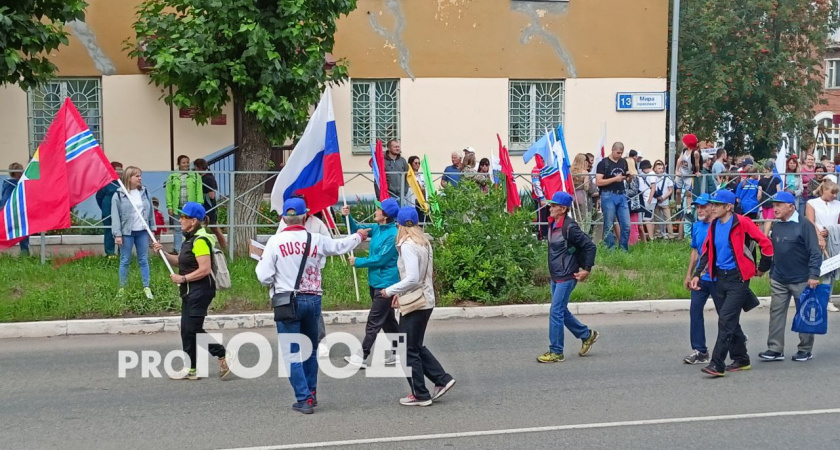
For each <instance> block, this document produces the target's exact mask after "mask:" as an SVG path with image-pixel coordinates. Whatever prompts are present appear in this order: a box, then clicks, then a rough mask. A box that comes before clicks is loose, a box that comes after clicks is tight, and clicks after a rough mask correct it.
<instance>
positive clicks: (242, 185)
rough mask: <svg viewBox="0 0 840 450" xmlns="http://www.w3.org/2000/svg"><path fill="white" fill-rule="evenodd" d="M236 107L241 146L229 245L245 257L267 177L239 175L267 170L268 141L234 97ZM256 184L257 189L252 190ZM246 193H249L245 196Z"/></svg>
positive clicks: (257, 122) (241, 102)
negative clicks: (232, 232)
mask: <svg viewBox="0 0 840 450" xmlns="http://www.w3.org/2000/svg"><path fill="white" fill-rule="evenodd" d="M234 95H235V94H234ZM236 108H237V109H238V110H239V111H238V113H239V117H241V118H242V143H241V145H240V146H239V149H238V150H237V152H238V153H237V162H238V167H237V168H236V170H237V171H238V173H237V174H236V179H235V181H234V186H235V188H236V199H235V203H234V204H235V206H234V239H233V242H232V243H230V245H233V246H234V247H233V248H234V254H235V255H236V256H244V257H247V256H248V245H249V242H250V240H251V239H254V238H256V236H257V229H256V227H253V225H256V224H257V222H258V218H259V216H258V215H257V213H256V211H259V209H260V202H261V201H262V199H263V193H264V192H265V189H264V188H263V187H262V186H263V185H262V182H263V181H265V179H266V176H267V175H266V174H264V173H262V174H248V173H241V172H243V171H245V172H248V171H257V172H264V171H266V170H268V157H269V153H270V152H271V142H270V141H269V139H268V137H267V136H266V135H265V133H264V132H263V130H262V126H261V125H260V123H259V121H258V120H257V118H256V117H255V116H254V114H253V113H250V112H247V111H245V101H244V100H243V99H242V98H237V101H236ZM258 185H259V186H260V187H258V188H256V189H254V187H255V186H258ZM249 190H250V192H248V193H247V194H246V192H247V191H249ZM255 210H256V211H255ZM238 225H241V226H238Z"/></svg>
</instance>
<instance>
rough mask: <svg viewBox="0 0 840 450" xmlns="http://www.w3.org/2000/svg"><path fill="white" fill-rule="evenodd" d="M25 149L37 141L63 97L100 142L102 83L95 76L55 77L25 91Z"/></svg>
mask: <svg viewBox="0 0 840 450" xmlns="http://www.w3.org/2000/svg"><path fill="white" fill-rule="evenodd" d="M28 97H29V153H30V156H31V155H32V154H34V153H35V150H36V149H37V148H38V146H39V145H41V141H43V140H44V136H46V134H47V129H48V128H49V127H50V124H51V123H52V121H53V118H54V117H55V115H56V113H58V109H59V108H61V105H62V103H64V99H66V98H70V100H72V101H73V104H74V105H76V109H78V110H79V113H80V114H81V115H82V118H83V119H84V120H85V123H87V126H88V128H90V131H91V132H93V135H94V136H95V137H96V139H97V140H99V142H100V143H101V142H102V86H101V83H100V80H99V78H59V79H56V80H52V81H48V82H46V83H44V84H41V85H39V86H38V87H36V88H34V89H32V90H30V91H29V95H28Z"/></svg>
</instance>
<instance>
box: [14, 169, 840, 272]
mask: <svg viewBox="0 0 840 450" xmlns="http://www.w3.org/2000/svg"><path fill="white" fill-rule="evenodd" d="M216 167H218V166H216ZM8 173H9V171H8V170H2V171H0V184H3V185H4V186H5V184H6V180H7V179H8ZM209 173H211V174H213V176H214V177H215V179H216V181H217V185H218V188H217V189H215V192H216V196H217V198H216V201H217V204H216V206H215V207H214V208H212V209H216V210H217V211H220V210H224V211H225V212H226V214H225V215H224V217H223V218H224V223H219V224H216V225H212V227H213V228H221V231H222V232H223V233H227V237H228V241H229V242H233V236H234V233H235V231H236V230H237V229H241V228H243V227H244V228H249V229H254V230H255V231H254V235H255V236H256V234H257V232H256V230H257V229H259V228H268V227H274V228H276V227H277V225H278V223H277V221H276V220H275V218H274V216H273V215H271V214H266V212H267V211H266V210H265V209H264V208H260V204H256V205H255V204H248V203H247V202H246V201H245V200H244V198H245V196H246V195H247V194H248V193H250V192H253V191H254V190H261V192H270V187H271V186H273V183H274V181H275V180H276V177H277V175H278V172H276V171H264V172H244V171H232V170H211V171H209ZM170 174H171V172H144V173H143V181H144V185H145V186H146V189H147V190H148V192H149V196H150V197H155V198H157V199H158V200H159V203H160V206H159V210H160V212H161V213H162V214H163V215H164V217H165V218H166V219H170V218H169V217H168V214H167V209H168V205H167V204H166V195H165V190H166V179H167V177H168V176H169V175H170ZM245 174H249V175H261V176H262V177H261V178H262V180H261V181H260V182H258V183H255V184H253V185H250V186H247V187H246V188H245V189H242V188H241V187H240V188H239V190H241V191H242V192H239V190H238V189H237V186H236V179H237V176H241V175H245ZM389 174H391V175H393V173H389ZM399 175H400V176H404V175H405V173H404V172H401V173H399ZM445 175H452V174H446V173H444V172H434V173H433V174H432V179H433V183H434V184H435V185H436V188H437V187H438V186H440V181H441V179H442V178H443V177H444V176H445ZM642 175H644V176H645V177H649V176H652V175H654V173H653V172H651V173H649V174H642ZM723 175H724V176H726V177H732V178H734V179H740V178H742V177H752V176H756V175H758V176H772V175H771V174H767V173H751V174H744V173H727V174H723ZM829 175H830V174H829ZM513 176H514V178H515V181H516V183H517V187H518V189H519V191H520V194H524V193H526V192H530V191H531V190H532V174H531V173H514V174H513ZM660 176H662V177H666V178H668V179H670V180H672V181H674V182H675V187H674V191H675V192H672V193H671V195H670V199H669V203H670V204H671V205H672V206H673V207H672V208H671V210H670V211H669V212H668V215H667V216H662V215H661V214H660V215H659V216H658V217H655V218H654V221H640V220H634V221H631V224H632V226H637V225H641V224H643V223H647V224H653V225H655V226H665V227H667V226H672V225H674V224H684V223H686V222H688V223H690V222H692V221H693V212H692V207H691V205H690V203H689V202H688V201H687V199H688V198H690V196H689V195H687V194H686V189H685V187H686V186H688V185H689V184H695V183H699V184H700V189H699V193H703V192H706V190H707V189H706V184H707V183H706V182H705V178H704V177H713V176H714V175H712V174H704V175H699V176H681V175H677V176H674V175H670V174H661V175H660ZM572 177H573V180H576V181H578V182H579V183H577V184H576V185H575V189H576V194H577V195H576V203H575V206H574V207H573V214H574V215H575V217H576V219H577V220H578V221H579V222H580V223H581V226H582V227H584V229H585V230H587V231H589V232H592V231H593V230H594V229H596V227H597V226H599V225H601V226H602V225H603V215H602V214H601V212H600V210H599V201H598V200H599V199H598V197H597V196H595V197H592V196H590V195H588V194H587V193H586V185H587V184H588V183H594V178H595V177H594V175H592V174H589V173H586V174H577V175H572ZM795 177H796V178H797V179H798V180H800V184H801V181H802V179H803V177H813V175H811V174H795ZM421 178H422V177H421V176H418V179H421ZM807 181H808V180H807V178H806V182H807ZM344 182H345V189H346V191H347V192H348V193H350V194H349V195H348V197H347V200H348V203H350V204H355V203H358V202H360V201H366V200H368V201H372V200H373V199H374V198H373V197H374V194H373V191H374V189H373V184H374V182H373V176H372V173H371V172H369V171H365V172H352V171H347V172H344ZM714 184H715V186H716V189H721V188H723V187H721V186H720V185H719V184H718V183H717V182H715V183H714ZM205 188H208V189H209V187H208V186H206V185H205ZM407 190H408V188H407V187H406V184H405V183H400V190H399V194H400V195H399V197H400V199H405V198H406V197H407V196H408V191H407ZM581 194H582V195H581ZM525 195H527V194H525ZM267 197H268V195H267V194H263V195H262V196H261V197H260V198H261V199H262V200H261V203H262V202H267V201H269V199H268V198H267ZM764 201H765V202H766V201H767V199H765V200H764ZM800 203H801V204H800V205H799V206H800V208H801V210H803V211H804V206H802V204H804V201H803V202H800ZM231 204H238V205H242V207H244V208H247V209H249V210H251V211H253V212H254V213H255V214H257V216H258V217H259V218H260V219H261V222H262V223H259V224H246V223H242V222H241V221H240V220H238V219H237V217H236V211H235V208H231V207H230V206H231ZM100 206H101V205H98V204H97V203H96V200H95V198H94V197H91V198H89V199H87V200H86V201H84V202H83V203H81V204H79V205H77V206H76V207H75V208H73V210H72V212H71V218H72V221H73V223H74V224H73V226H71V227H70V228H69V230H64V231H63V232H62V234H73V231H79V232H81V233H82V234H94V233H102V232H103V231H104V229H105V228H107V226H106V225H105V222H104V221H105V219H107V218H108V217H102V215H101V209H100ZM541 208H547V205H542V206H539V207H537V208H536V209H541ZM212 209H211V210H212ZM500 214H501V212H500ZM536 216H537V217H540V216H539V215H538V214H536ZM171 219H174V218H171ZM370 219H371V218H370V217H368V218H366V220H370ZM220 221H221V218H220ZM756 221H757V222H762V221H763V219H757V220H756ZM173 222H174V224H173ZM167 223H168V225H167V228H170V229H171V230H172V232H173V233H178V232H179V229H178V225H177V220H167ZM540 225H547V222H540V221H535V222H534V223H532V224H531V226H540ZM44 235H45V234H44V233H41V236H42V241H41V242H42V243H43V242H44V241H43V237H44ZM40 247H41V260H42V261H45V259H46V250H45V245H43V244H42V245H40ZM229 256H230V258H233V256H234V255H233V245H230V248H229Z"/></svg>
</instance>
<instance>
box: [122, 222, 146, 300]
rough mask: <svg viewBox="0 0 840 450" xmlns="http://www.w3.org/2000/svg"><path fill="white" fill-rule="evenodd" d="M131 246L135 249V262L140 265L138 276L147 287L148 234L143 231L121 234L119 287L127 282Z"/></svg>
mask: <svg viewBox="0 0 840 450" xmlns="http://www.w3.org/2000/svg"><path fill="white" fill-rule="evenodd" d="M131 247H135V248H136V249H137V264H139V265H140V276H141V277H142V278H143V287H149V234H148V233H146V231H145V230H143V231H132V232H131V234H128V235H123V237H122V246H121V247H120V287H124V286H125V285H126V284H128V266H130V265H131Z"/></svg>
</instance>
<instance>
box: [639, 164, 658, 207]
mask: <svg viewBox="0 0 840 450" xmlns="http://www.w3.org/2000/svg"><path fill="white" fill-rule="evenodd" d="M658 180H659V177H657V176H656V174H655V173H653V171H650V172H648V173H642V174H641V176H640V177H639V192H641V194H642V201H643V202H644V204H645V206H646V207H649V206H656V199H655V198H654V199H653V201H650V202H649V201H648V199H650V191H656V182H657V181H658Z"/></svg>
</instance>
